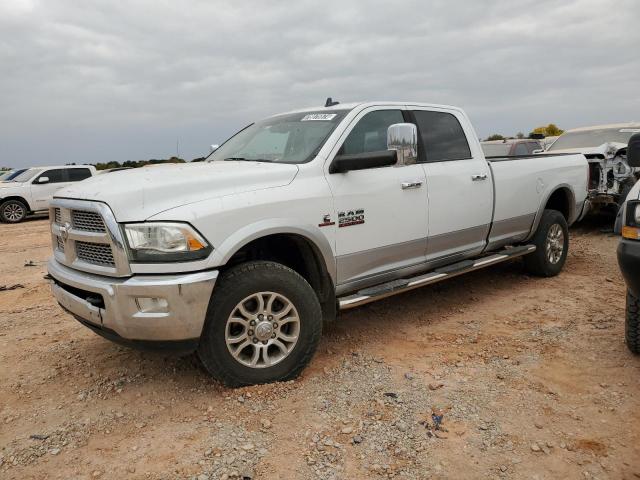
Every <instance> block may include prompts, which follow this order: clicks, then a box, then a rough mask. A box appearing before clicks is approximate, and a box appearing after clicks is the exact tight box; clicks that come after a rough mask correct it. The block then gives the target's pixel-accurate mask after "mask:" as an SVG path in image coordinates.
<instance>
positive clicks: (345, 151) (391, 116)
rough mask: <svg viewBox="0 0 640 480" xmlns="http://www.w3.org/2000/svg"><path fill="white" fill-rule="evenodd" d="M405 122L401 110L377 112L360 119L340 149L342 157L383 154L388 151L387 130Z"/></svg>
mask: <svg viewBox="0 0 640 480" xmlns="http://www.w3.org/2000/svg"><path fill="white" fill-rule="evenodd" d="M402 122H404V117H403V116H402V112H401V111H400V110H376V111H375V112H369V113H367V114H366V115H365V116H364V117H362V118H361V119H360V121H359V122H358V124H357V125H356V126H355V127H354V128H353V130H351V132H350V133H349V136H348V137H347V138H346V140H345V141H344V143H343V144H342V148H340V155H350V154H355V153H370V152H381V151H384V150H386V149H387V129H388V128H389V127H390V126H391V125H393V124H394V123H402Z"/></svg>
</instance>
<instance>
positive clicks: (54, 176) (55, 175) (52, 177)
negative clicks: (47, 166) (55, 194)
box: [34, 168, 67, 183]
mask: <svg viewBox="0 0 640 480" xmlns="http://www.w3.org/2000/svg"><path fill="white" fill-rule="evenodd" d="M42 177H47V178H48V179H49V183H62V182H66V181H67V178H66V177H67V175H66V170H64V169H63V168H54V169H51V170H45V171H44V172H42V173H41V174H40V175H38V178H36V180H35V181H34V183H38V181H39V180H40V178H42Z"/></svg>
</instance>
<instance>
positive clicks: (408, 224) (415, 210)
mask: <svg viewBox="0 0 640 480" xmlns="http://www.w3.org/2000/svg"><path fill="white" fill-rule="evenodd" d="M403 110H404V109H402V108H401V107H398V106H395V107H370V108H368V109H365V110H363V111H362V112H361V113H360V114H359V115H358V116H357V117H356V118H355V119H354V120H353V122H352V123H351V124H350V125H349V127H348V128H347V130H346V131H345V133H344V134H343V136H342V138H341V139H340V140H339V141H338V144H337V145H336V148H335V150H334V152H332V154H331V156H330V160H329V161H328V162H327V164H326V166H325V175H326V178H327V182H328V183H329V186H330V188H331V191H332V194H333V199H334V212H333V215H332V216H331V218H330V219H327V220H328V221H329V222H327V223H330V222H335V225H334V226H333V227H332V228H335V230H336V236H335V239H336V240H335V242H336V245H335V248H336V253H337V269H338V283H339V284H345V283H350V282H361V283H360V284H362V283H368V282H369V283H374V281H375V277H376V276H378V275H381V274H385V273H390V272H393V271H394V270H397V269H399V268H402V267H407V266H410V265H415V264H418V263H422V262H424V261H425V253H426V235H427V189H426V184H425V183H426V179H425V173H424V169H423V168H422V165H420V164H418V163H415V164H413V165H406V166H388V167H380V168H371V169H367V170H353V171H349V172H346V173H329V165H330V163H331V159H332V158H333V157H334V156H335V155H337V154H357V153H365V152H378V151H383V150H387V129H388V128H389V126H390V125H393V124H395V123H403V122H405V117H404V113H405V112H403Z"/></svg>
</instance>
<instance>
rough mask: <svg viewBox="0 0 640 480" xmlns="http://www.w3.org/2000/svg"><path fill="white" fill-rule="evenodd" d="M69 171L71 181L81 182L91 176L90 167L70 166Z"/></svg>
mask: <svg viewBox="0 0 640 480" xmlns="http://www.w3.org/2000/svg"><path fill="white" fill-rule="evenodd" d="M67 173H68V175H69V180H68V181H69V182H79V181H80V180H84V179H85V178H89V177H90V176H91V172H90V171H89V169H88V168H70V169H69V170H67Z"/></svg>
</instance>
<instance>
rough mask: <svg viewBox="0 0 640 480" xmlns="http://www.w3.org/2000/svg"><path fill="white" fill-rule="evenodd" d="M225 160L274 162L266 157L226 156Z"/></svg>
mask: <svg viewBox="0 0 640 480" xmlns="http://www.w3.org/2000/svg"><path fill="white" fill-rule="evenodd" d="M224 160H225V162H226V161H227V160H232V161H236V162H274V161H275V160H270V159H268V158H244V157H228V158H225V159H224Z"/></svg>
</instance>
